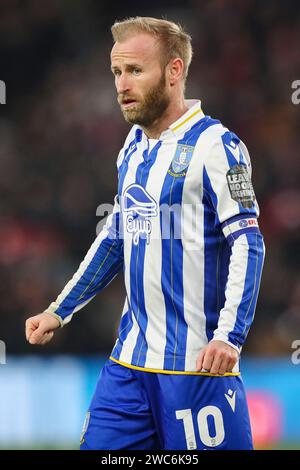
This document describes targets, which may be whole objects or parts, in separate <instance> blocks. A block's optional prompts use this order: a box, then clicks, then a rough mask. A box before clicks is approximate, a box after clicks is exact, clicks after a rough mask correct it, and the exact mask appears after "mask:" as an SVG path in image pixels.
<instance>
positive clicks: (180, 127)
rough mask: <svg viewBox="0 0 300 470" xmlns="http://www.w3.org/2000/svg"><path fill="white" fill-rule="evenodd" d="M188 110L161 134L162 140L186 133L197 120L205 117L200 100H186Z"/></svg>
mask: <svg viewBox="0 0 300 470" xmlns="http://www.w3.org/2000/svg"><path fill="white" fill-rule="evenodd" d="M184 102H185V104H186V106H188V108H189V109H188V110H187V111H186V112H185V113H184V114H183V115H182V116H180V118H179V119H177V120H176V121H175V122H173V123H172V124H171V125H170V126H169V127H168V128H167V129H166V130H165V131H163V132H162V133H161V134H160V138H159V139H160V140H165V139H168V138H172V137H173V138H174V137H177V138H178V136H180V135H182V134H184V133H185V132H186V131H187V130H189V129H190V128H191V127H192V126H193V125H194V124H196V122H198V121H199V120H200V119H202V118H204V117H205V115H204V113H203V111H202V109H201V101H200V100H184Z"/></svg>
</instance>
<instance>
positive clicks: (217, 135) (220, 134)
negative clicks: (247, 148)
mask: <svg viewBox="0 0 300 470" xmlns="http://www.w3.org/2000/svg"><path fill="white" fill-rule="evenodd" d="M205 119H206V124H207V125H206V129H205V131H204V132H203V133H202V135H201V137H202V139H199V141H198V142H199V145H201V149H205V150H206V151H207V153H210V152H211V150H212V149H217V148H219V149H221V148H222V147H223V148H224V147H225V148H227V146H232V147H233V148H235V147H236V146H237V145H239V144H242V145H245V144H244V142H243V141H242V140H241V139H240V137H239V136H238V135H237V134H236V133H235V132H233V131H232V130H230V129H229V128H228V127H226V126H225V125H224V124H223V123H222V122H221V121H220V120H218V119H215V118H212V117H211V116H205Z"/></svg>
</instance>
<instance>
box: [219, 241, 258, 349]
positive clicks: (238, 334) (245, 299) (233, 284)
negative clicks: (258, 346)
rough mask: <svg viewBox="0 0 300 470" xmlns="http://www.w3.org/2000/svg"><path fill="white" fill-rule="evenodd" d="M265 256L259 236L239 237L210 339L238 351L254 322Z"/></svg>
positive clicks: (234, 243) (235, 244)
mask: <svg viewBox="0 0 300 470" xmlns="http://www.w3.org/2000/svg"><path fill="white" fill-rule="evenodd" d="M264 255H265V246H264V241H263V237H262V235H261V233H247V234H244V235H241V236H239V237H238V238H237V239H236V240H235V241H234V242H233V244H232V254H231V258H230V264H229V273H228V280H227V286H226V291H225V298H226V300H225V305H224V307H223V308H222V310H221V312H220V318H219V322H218V328H217V329H216V330H215V332H214V337H213V339H216V340H221V341H225V342H226V343H228V344H230V345H232V346H233V347H235V348H236V349H237V350H240V349H241V347H242V345H243V344H244V342H245V339H246V337H247V334H248V331H249V328H250V326H251V324H252V321H253V317H254V313H255V308H256V302H257V297H258V293H259V287H260V280H261V274H262V268H263V262H264Z"/></svg>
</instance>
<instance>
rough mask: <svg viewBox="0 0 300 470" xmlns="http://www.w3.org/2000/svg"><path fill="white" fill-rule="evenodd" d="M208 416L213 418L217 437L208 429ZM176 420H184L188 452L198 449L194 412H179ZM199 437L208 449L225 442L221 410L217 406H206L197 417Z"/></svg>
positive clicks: (187, 410) (188, 410) (189, 410)
mask: <svg viewBox="0 0 300 470" xmlns="http://www.w3.org/2000/svg"><path fill="white" fill-rule="evenodd" d="M208 416H212V418H213V421H214V427H215V435H214V436H211V435H210V431H209V428H208ZM176 418H177V419H182V420H183V426H184V433H185V438H186V445H187V449H188V450H192V449H197V443H196V437H195V429H194V424H193V417H192V410H191V409H190V408H189V409H186V410H177V411H176ZM197 423H198V429H199V435H200V439H201V441H202V443H203V444H204V445H205V446H208V447H216V446H218V445H220V444H222V442H223V441H224V438H225V429H224V421H223V416H222V413H221V410H220V409H219V408H218V407H217V406H205V407H204V408H201V410H200V411H199V412H198V415H197Z"/></svg>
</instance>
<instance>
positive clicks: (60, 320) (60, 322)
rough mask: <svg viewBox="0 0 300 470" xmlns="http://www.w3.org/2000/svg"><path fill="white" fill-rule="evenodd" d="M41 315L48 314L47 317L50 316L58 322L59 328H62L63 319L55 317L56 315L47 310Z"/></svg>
mask: <svg viewBox="0 0 300 470" xmlns="http://www.w3.org/2000/svg"><path fill="white" fill-rule="evenodd" d="M43 313H48V315H51V316H52V317H54V318H56V320H58V321H59V325H60V328H62V327H63V326H64V322H63V319H62V318H61V317H60V316H59V315H57V313H53V312H51V311H49V310H47V309H46V310H44V312H43Z"/></svg>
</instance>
